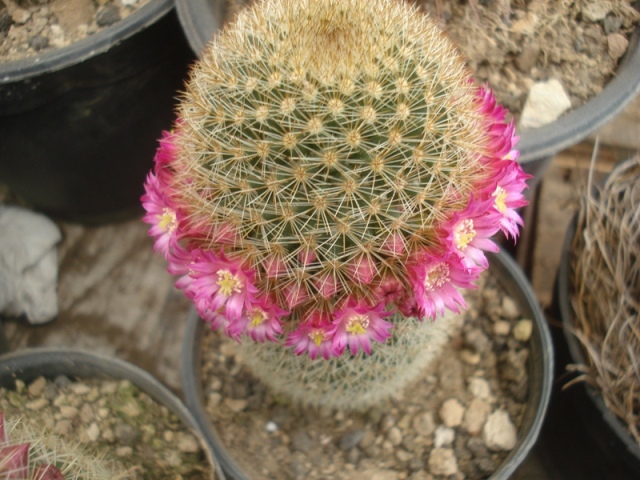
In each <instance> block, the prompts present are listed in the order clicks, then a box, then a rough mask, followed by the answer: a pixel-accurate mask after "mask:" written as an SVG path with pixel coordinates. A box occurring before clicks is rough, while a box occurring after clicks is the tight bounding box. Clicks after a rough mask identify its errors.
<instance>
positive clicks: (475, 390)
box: [469, 377, 491, 400]
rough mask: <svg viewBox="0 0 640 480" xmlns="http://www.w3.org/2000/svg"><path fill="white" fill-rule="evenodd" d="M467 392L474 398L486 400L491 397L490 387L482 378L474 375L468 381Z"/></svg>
mask: <svg viewBox="0 0 640 480" xmlns="http://www.w3.org/2000/svg"><path fill="white" fill-rule="evenodd" d="M469 392H471V395H473V396H474V397H476V398H480V399H483V400H488V399H490V398H491V387H490V386H489V382H487V381H486V380H485V379H484V378H479V377H474V378H472V379H471V381H470V382H469Z"/></svg>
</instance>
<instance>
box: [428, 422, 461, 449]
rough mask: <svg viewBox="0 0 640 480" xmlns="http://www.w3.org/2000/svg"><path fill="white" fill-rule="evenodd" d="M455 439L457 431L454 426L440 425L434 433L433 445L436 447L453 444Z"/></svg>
mask: <svg viewBox="0 0 640 480" xmlns="http://www.w3.org/2000/svg"><path fill="white" fill-rule="evenodd" d="M455 439H456V432H455V430H454V429H453V428H449V427H445V426H444V425H440V426H439V427H438V428H436V431H435V433H434V438H433V445H434V446H435V447H436V448H441V447H446V446H448V445H451V444H452V443H453V441H454V440H455Z"/></svg>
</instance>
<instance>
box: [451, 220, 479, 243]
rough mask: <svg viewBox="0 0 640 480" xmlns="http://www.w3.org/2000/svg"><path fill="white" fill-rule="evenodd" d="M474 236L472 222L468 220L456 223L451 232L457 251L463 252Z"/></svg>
mask: <svg viewBox="0 0 640 480" xmlns="http://www.w3.org/2000/svg"><path fill="white" fill-rule="evenodd" d="M475 236H476V231H475V230H474V229H473V220H471V219H470V218H467V219H466V220H463V221H462V222H460V223H458V225H456V227H455V229H454V230H453V239H454V241H455V243H456V247H458V250H464V249H465V248H467V245H469V244H470V243H471V241H472V240H473V238H474V237H475Z"/></svg>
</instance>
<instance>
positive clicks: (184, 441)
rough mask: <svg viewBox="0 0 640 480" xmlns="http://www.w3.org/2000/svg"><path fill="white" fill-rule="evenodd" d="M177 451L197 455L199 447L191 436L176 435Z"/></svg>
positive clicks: (185, 434)
mask: <svg viewBox="0 0 640 480" xmlns="http://www.w3.org/2000/svg"><path fill="white" fill-rule="evenodd" d="M177 445H178V450H180V451H181V452H185V453H197V452H198V451H199V450H200V445H198V441H197V440H196V439H195V437H194V436H193V435H189V434H187V433H179V434H178V444H177Z"/></svg>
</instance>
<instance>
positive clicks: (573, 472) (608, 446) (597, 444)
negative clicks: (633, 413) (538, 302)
mask: <svg viewBox="0 0 640 480" xmlns="http://www.w3.org/2000/svg"><path fill="white" fill-rule="evenodd" d="M576 226H577V216H576V217H574V219H573V221H572V222H571V224H570V226H569V228H568V229H567V233H566V236H565V239H564V244H563V247H562V257H561V261H560V265H559V268H558V274H557V278H556V285H555V292H554V300H553V304H552V307H551V312H552V315H553V316H554V317H555V318H557V319H558V320H560V321H561V327H557V328H554V329H553V332H552V333H553V342H554V348H555V351H556V378H558V381H557V382H556V385H554V390H553V394H552V398H551V402H550V405H549V413H548V416H547V421H546V423H545V426H544V428H543V431H542V435H541V439H540V444H541V445H540V447H541V448H540V450H541V452H542V454H543V457H544V460H545V461H546V463H548V464H549V467H550V469H552V470H553V471H555V472H557V474H558V477H557V478H558V479H568V478H576V479H577V478H579V479H581V480H602V479H631V478H640V447H639V446H638V444H637V443H636V442H635V441H634V439H633V438H632V437H631V436H630V435H629V433H628V432H627V430H626V428H625V427H624V425H623V424H622V422H621V421H620V420H619V419H618V418H617V417H616V416H615V415H614V414H613V413H612V412H611V411H610V410H609V409H608V408H607V406H606V405H605V403H604V399H603V398H602V395H601V394H600V393H599V392H598V391H596V390H595V389H594V388H593V387H592V386H591V385H589V384H588V383H586V382H580V383H577V384H574V385H572V386H571V387H568V388H564V387H565V385H566V384H567V383H568V382H569V381H570V380H571V379H572V375H570V374H568V372H567V366H568V365H572V364H579V365H588V361H587V360H586V357H585V355H584V351H583V349H582V345H581V343H580V341H579V340H578V339H577V338H576V337H575V335H573V334H572V333H571V330H572V328H573V325H574V323H573V320H572V318H573V310H572V308H571V300H570V298H571V297H570V295H571V286H570V280H569V279H570V273H571V266H570V257H571V255H570V249H571V248H570V247H571V244H572V241H573V239H574V237H575V235H576ZM580 233H581V232H580Z"/></svg>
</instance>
